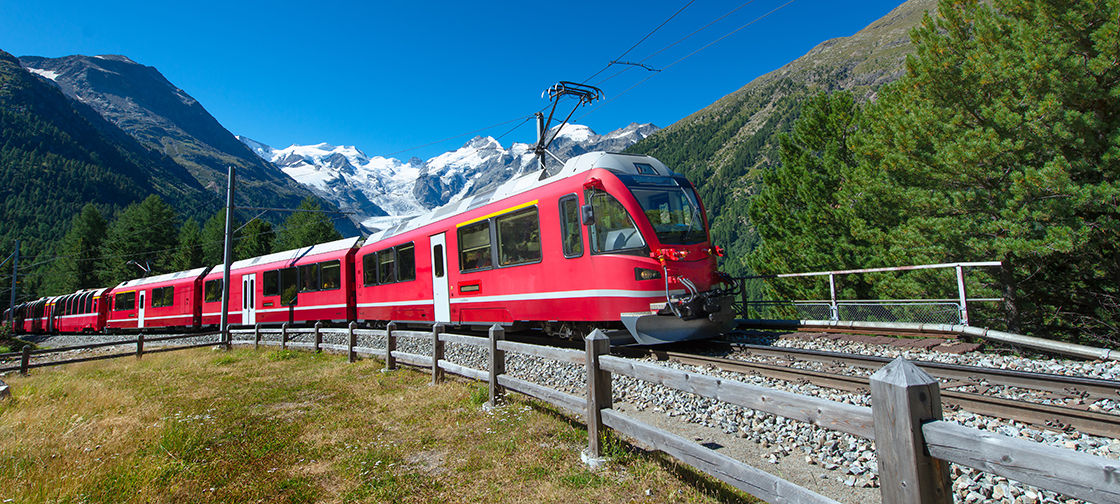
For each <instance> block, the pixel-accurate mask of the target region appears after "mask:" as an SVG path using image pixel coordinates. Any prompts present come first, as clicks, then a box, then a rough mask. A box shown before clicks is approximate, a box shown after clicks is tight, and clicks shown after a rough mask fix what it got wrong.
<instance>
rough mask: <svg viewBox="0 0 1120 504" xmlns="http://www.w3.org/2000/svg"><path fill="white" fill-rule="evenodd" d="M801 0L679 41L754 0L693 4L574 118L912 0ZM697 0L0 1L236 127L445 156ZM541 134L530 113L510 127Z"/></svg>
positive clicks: (6, 13) (670, 116)
mask: <svg viewBox="0 0 1120 504" xmlns="http://www.w3.org/2000/svg"><path fill="white" fill-rule="evenodd" d="M787 1H788V0H755V1H753V2H751V3H749V4H748V5H746V6H745V7H742V8H741V9H739V10H738V11H736V12H734V13H732V14H730V15H728V16H727V17H725V18H724V19H722V20H720V21H718V22H716V23H715V24H712V25H711V26H710V27H708V28H706V29H705V30H703V31H701V32H699V33H697V34H695V35H693V36H692V37H690V38H687V39H685V40H684V41H682V42H680V43H678V44H677V45H675V46H672V47H668V46H670V45H671V44H673V43H674V42H677V41H678V40H680V39H681V38H683V37H685V36H686V35H688V34H690V33H693V32H694V31H696V30H698V29H700V28H701V27H703V26H705V25H707V24H709V23H711V22H713V21H716V20H717V19H719V18H720V17H721V16H724V15H725V14H728V13H729V12H731V11H733V10H734V9H736V8H738V7H740V6H741V5H743V3H744V2H743V1H741V0H732V1H730V2H710V1H707V2H706V1H703V0H697V1H695V2H693V3H692V4H690V5H688V7H687V8H685V9H684V10H683V11H681V12H680V14H678V15H677V16H676V17H675V18H673V19H672V20H671V21H669V22H668V23H666V24H665V25H664V26H663V27H661V28H660V29H659V30H658V31H657V32H656V33H654V34H653V35H652V36H650V37H649V38H648V39H646V40H645V41H644V42H642V43H641V44H640V45H638V46H637V47H636V48H634V49H633V50H632V51H631V52H630V53H628V54H626V55H625V56H624V57H623V58H622V60H624V61H632V62H637V61H644V64H646V65H648V66H650V67H652V68H658V69H661V68H664V70H663V71H661V72H657V73H656V74H655V75H653V76H652V78H649V79H648V80H645V82H641V81H643V80H644V79H646V78H647V77H650V76H651V72H649V71H647V70H644V69H642V68H637V67H631V68H629V69H628V70H626V71H625V72H623V73H621V74H620V75H617V76H614V77H611V76H612V75H614V74H616V73H617V72H618V71H619V70H623V69H625V68H627V67H625V66H622V65H614V66H612V67H611V68H609V69H607V70H606V71H604V72H602V73H600V74H599V75H598V76H596V77H595V78H593V79H591V80H590V81H588V83H590V84H597V85H598V86H599V87H600V88H601V89H602V90H603V92H604V94H605V96H606V100H609V102H607V103H605V104H603V102H600V103H598V104H594V105H591V106H587V107H583V108H581V109H580V110H578V111H576V113H575V115H574V116H573V118H581V119H580V121H579V122H580V123H582V124H586V125H588V126H590V127H591V128H592V129H594V130H595V131H596V132H598V133H606V132H608V131H611V130H614V129H617V128H620V127H623V126H626V125H627V124H629V123H631V122H638V123H647V122H652V123H654V124H656V125H658V126H661V127H665V126H668V125H670V124H672V123H674V122H676V121H677V120H679V119H681V118H683V117H685V116H687V115H689V114H691V113H692V112H695V111H697V110H699V109H701V108H703V107H705V106H707V105H709V104H711V103H712V102H714V101H716V100H718V99H719V98H720V97H722V96H724V95H726V94H728V93H731V92H733V91H735V90H736V89H738V88H740V87H742V86H743V85H745V84H747V83H748V82H750V81H751V80H752V79H754V78H755V77H758V76H760V75H762V74H765V73H767V72H770V71H772V70H775V69H777V68H779V67H780V66H782V65H783V64H785V63H787V62H789V61H790V60H793V59H795V58H797V57H799V56H801V55H803V54H805V53H806V52H807V51H809V50H810V49H811V48H813V47H814V46H815V45H817V44H819V43H820V42H822V41H824V40H827V39H830V38H834V37H842V36H848V35H851V34H853V33H855V32H857V31H859V30H860V29H862V28H863V27H865V26H867V25H868V24H870V23H871V22H872V21H874V20H876V19H878V18H880V17H882V16H884V15H885V14H887V13H888V12H890V10H891V9H893V8H894V7H896V6H897V5H898V4H899V3H901V2H900V0H886V1H880V0H868V1H857V2H838V1H835V0H795V1H793V2H792V3H789V4H788V5H785V4H786V3H787ZM686 4H688V1H687V0H673V1H666V0H650V1H646V2H633V1H627V2H610V1H602V0H599V1H587V0H570V1H567V2H535V1H531V2H525V1H522V2H489V3H484V2H480V3H471V2H463V1H454V2H447V1H438V2H422V1H404V2H400V1H397V2H385V1H380V0H378V1H373V2H352V3H351V2H331V1H320V2H298V3H297V2H287V1H283V0H279V1H273V2H236V1H234V2H230V1H225V2H217V1H211V0H199V1H195V2H190V3H183V2H161V1H150V0H149V1H145V2H134V1H99V2H90V1H88V0H87V1H82V2H77V1H58V0H35V1H28V0H0V49H2V50H4V51H7V52H9V53H12V54H14V55H16V56H27V55H32V56H46V57H60V56H67V55H71V54H85V55H95V54H123V55H125V56H128V57H129V58H132V59H133V60H135V61H137V62H139V63H141V64H144V65H149V66H153V67H155V68H157V69H158V70H159V71H160V72H161V73H163V75H164V76H165V77H167V79H168V80H170V81H171V82H172V83H174V84H175V85H177V86H179V87H180V88H182V89H183V90H185V91H186V92H187V93H189V94H190V95H191V96H193V97H194V98H195V99H197V100H199V101H200V102H201V103H202V104H203V105H204V106H205V107H206V109H207V110H208V111H209V112H210V113H211V114H212V115H213V116H214V117H215V118H217V119H218V121H219V122H221V123H222V125H224V126H225V127H226V128H227V129H229V130H230V131H231V132H233V133H234V134H238V135H244V136H247V137H249V138H252V139H254V140H257V141H260V142H263V143H265V144H268V145H271V146H273V147H276V148H283V147H287V146H288V145H291V144H293V143H297V144H315V143H319V142H328V143H332V144H335V145H356V146H357V147H358V148H360V149H362V150H363V151H364V152H365V153H366V154H368V155H370V156H377V155H383V156H387V155H392V157H397V158H400V159H408V158H410V157H412V156H417V157H420V158H422V159H427V158H429V157H432V156H435V155H438V154H439V153H442V152H444V151H447V150H453V149H455V148H458V147H459V146H461V145H462V144H463V143H465V142H466V141H468V140H469V139H470V138H471V136H473V134H472V135H466V136H461V135H464V134H467V133H470V132H474V131H476V130H479V129H482V128H486V127H488V126H493V125H496V124H499V123H503V122H506V121H511V120H515V121H514V122H509V123H507V124H505V125H502V126H497V127H494V128H492V129H487V130H485V131H481V132H477V133H475V134H480V135H490V136H494V137H498V136H500V135H503V134H506V133H507V131H509V130H510V129H512V128H514V127H515V126H517V125H518V124H521V120H520V119H519V118H523V117H526V116H529V115H531V114H532V113H533V112H535V111H537V110H540V109H542V108H544V107H546V106H548V105H549V102H548V100H547V99H545V98H541V93H542V91H544V90H545V89H546V88H547V87H549V86H550V85H552V84H554V83H555V82H557V81H560V80H568V81H575V82H582V81H584V80H585V79H588V78H590V77H591V76H592V75H594V74H595V73H596V72H599V71H600V70H602V69H603V68H604V67H606V66H607V64H608V63H609V62H610V61H611V60H613V59H615V58H617V57H619V56H620V55H622V54H623V53H624V52H625V51H627V49H630V48H631V46H633V45H634V44H636V43H638V41H639V40H641V39H642V38H643V37H645V36H646V35H647V34H649V33H650V32H651V31H653V30H654V29H655V28H657V27H658V25H660V24H661V23H663V22H665V21H666V20H667V19H669V17H670V16H673V15H674V13H676V12H677V11H680V10H681V8H682V7H685V5H686ZM783 5H784V7H783ZM779 7H780V9H779V10H777V11H776V12H773V13H771V14H769V15H768V16H766V17H763V18H762V19H759V20H758V21H757V22H754V24H751V25H750V26H747V27H746V28H743V29H742V30H741V31H738V32H737V33H734V34H731V35H729V36H728V34H730V33H731V32H733V31H735V30H736V29H739V28H740V27H742V26H744V25H747V24H748V23H751V22H752V21H754V20H756V19H757V18H759V17H761V16H764V15H766V14H767V13H768V12H771V11H773V10H774V9H777V8H779ZM724 36H727V37H726V38H724V39H723V40H721V41H718V42H716V43H714V44H712V45H711V46H709V47H707V48H706V49H703V50H701V51H700V52H698V53H696V54H694V55H692V56H689V57H687V58H686V59H684V60H681V58H683V57H685V56H687V55H689V54H690V53H693V52H694V51H696V50H698V49H701V48H702V47H704V46H705V45H708V44H710V43H712V42H713V41H716V40H717V39H719V38H721V37H724ZM667 47H668V48H667ZM666 48H667V49H666ZM663 49H664V51H663V52H661V53H660V54H657V55H654V53H657V52H658V51H662V50H663ZM651 56H652V57H651ZM647 58H648V59H647ZM674 62H676V63H675V64H674ZM669 65H672V66H669ZM666 67H668V68H666ZM607 77H610V78H609V79H608V80H606V81H605V82H604V81H603V79H605V78H607ZM639 82H641V83H640V84H639ZM635 84H639V85H637V86H636V87H633V89H630V90H629V91H627V89H629V88H631V87H632V86H634V85H635ZM600 105H602V106H600ZM561 108H562V109H563V112H564V113H565V114H566V113H567V112H568V111H569V110H570V109H571V107H570V105H567V104H562V105H561ZM558 113H559V111H558ZM449 137H456V138H453V139H451V140H448V141H445V142H441V143H434V144H433V142H438V141H440V140H443V139H447V138H449ZM535 138H536V131H535V127H534V123H533V122H532V121H530V122H526V123H524V124H523V125H522V126H521V127H520V128H517V129H516V130H514V131H513V132H512V133H509V134H507V135H506V136H505V137H503V138H502V139H501V142H502V144H503V145H506V146H508V145H509V144H510V143H511V142H512V141H519V142H532V141H533V140H535ZM429 144H431V145H429ZM420 146H424V147H420ZM417 147H419V148H417Z"/></svg>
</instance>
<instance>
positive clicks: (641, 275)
mask: <svg viewBox="0 0 1120 504" xmlns="http://www.w3.org/2000/svg"><path fill="white" fill-rule="evenodd" d="M658 278H661V272H660V271H657V270H652V269H646V268H634V280H657V279H658Z"/></svg>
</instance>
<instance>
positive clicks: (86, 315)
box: [51, 289, 109, 333]
mask: <svg viewBox="0 0 1120 504" xmlns="http://www.w3.org/2000/svg"><path fill="white" fill-rule="evenodd" d="M108 291H109V289H87V290H81V291H78V292H75V293H73V294H68V295H65V296H60V297H58V298H57V299H56V300H55V302H54V317H53V325H52V327H51V329H52V332H59V333H82V332H101V331H102V330H104V329H105V320H106V316H107V315H108V305H107V302H106V301H107V299H108V298H107V293H108Z"/></svg>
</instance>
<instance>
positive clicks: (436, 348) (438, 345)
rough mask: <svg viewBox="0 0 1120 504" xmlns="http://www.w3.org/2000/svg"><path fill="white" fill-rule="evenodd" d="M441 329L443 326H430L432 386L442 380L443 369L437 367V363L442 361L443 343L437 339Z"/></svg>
mask: <svg viewBox="0 0 1120 504" xmlns="http://www.w3.org/2000/svg"><path fill="white" fill-rule="evenodd" d="M443 329H444V326H443V324H436V325H434V326H432V385H436V384H438V383H439V382H440V380H442V379H443V368H441V367H439V361H441V360H443V342H442V341H440V339H439V333H441V332H443Z"/></svg>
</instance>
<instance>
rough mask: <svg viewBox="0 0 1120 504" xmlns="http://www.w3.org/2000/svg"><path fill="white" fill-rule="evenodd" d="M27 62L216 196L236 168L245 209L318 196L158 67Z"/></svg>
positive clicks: (74, 59) (95, 59)
mask: <svg viewBox="0 0 1120 504" xmlns="http://www.w3.org/2000/svg"><path fill="white" fill-rule="evenodd" d="M20 63H22V64H23V66H24V67H26V68H27V69H28V70H29V71H31V72H34V73H37V74H39V75H41V76H43V77H45V78H48V79H50V80H51V81H53V82H54V83H56V84H57V85H58V87H59V89H61V90H62V91H63V93H65V94H66V95H67V96H69V97H70V98H72V99H74V100H75V101H78V102H81V103H83V104H86V105H88V106H89V107H90V108H92V109H93V110H95V111H96V112H97V113H98V114H100V115H101V116H103V117H104V118H105V119H106V120H108V121H109V122H111V123H112V124H114V125H116V126H117V127H119V128H120V129H121V130H124V131H125V132H127V133H128V134H129V135H131V136H132V137H133V138H135V139H136V140H137V141H138V142H140V143H141V144H143V145H145V146H146V147H148V148H149V149H152V150H154V151H157V152H161V153H163V154H165V155H167V156H169V157H171V158H173V159H174V160H175V161H176V162H178V163H179V164H180V165H182V166H184V167H186V169H187V170H188V171H189V172H190V174H191V175H192V176H193V177H194V178H195V179H196V180H197V181H198V182H199V183H200V184H201V185H203V186H204V187H206V188H207V189H210V190H211V191H213V192H215V193H221V194H224V191H225V181H226V178H227V170H228V167H229V166H231V165H232V166H234V167H235V168H236V169H237V180H238V187H237V190H238V195H239V196H238V203H240V204H248V205H250V206H271V207H289V208H295V207H297V206H299V202H300V200H301V199H303V198H305V197H307V196H312V193H311V192H310V191H308V190H307V189H306V188H304V187H303V186H301V185H300V184H298V183H297V182H295V181H294V180H292V179H291V178H290V177H288V176H286V175H285V174H284V173H283V172H282V171H280V170H279V169H277V168H276V167H275V166H272V165H270V164H269V163H267V162H264V161H263V160H262V159H261V158H259V157H258V156H255V155H254V154H253V152H252V151H250V150H249V149H248V148H247V147H246V146H245V145H244V144H242V143H241V142H239V141H238V140H237V138H236V137H234V136H233V135H232V134H231V133H230V132H229V131H227V130H226V129H225V128H224V127H222V125H221V124H219V123H218V121H217V120H216V119H214V117H213V116H211V115H210V113H209V112H207V111H206V109H205V108H204V107H203V106H202V104H201V103H199V102H198V101H197V100H195V99H194V98H192V97H191V96H190V95H188V94H187V93H186V92H185V91H183V90H182V89H179V88H177V87H175V85H173V84H172V83H171V82H169V81H168V80H167V79H166V78H164V76H163V75H162V74H160V72H159V71H158V70H156V69H155V68H153V67H149V66H144V65H141V64H138V63H136V62H135V61H132V60H131V59H129V58H127V57H125V56H118V55H103V56H80V55H77V56H66V57H62V58H42V57H37V56H22V57H20ZM327 206H328V207H331V205H329V204H328V205H327ZM332 209H333V208H332ZM282 217H283V216H281V218H282ZM336 222H339V223H341V225H340V226H339V228H340V231H342V232H343V233H346V234H349V235H354V234H357V229H356V228H354V227H353V226H352V225H349V223H348V222H346V221H345V220H341V219H340V220H336Z"/></svg>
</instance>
